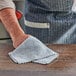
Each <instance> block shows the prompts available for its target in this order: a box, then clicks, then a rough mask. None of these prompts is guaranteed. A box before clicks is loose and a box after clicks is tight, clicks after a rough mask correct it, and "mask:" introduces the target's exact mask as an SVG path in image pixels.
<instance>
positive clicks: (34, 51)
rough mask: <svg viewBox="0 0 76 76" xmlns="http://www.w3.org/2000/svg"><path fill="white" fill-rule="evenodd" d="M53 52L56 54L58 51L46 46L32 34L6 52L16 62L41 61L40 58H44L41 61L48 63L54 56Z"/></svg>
mask: <svg viewBox="0 0 76 76" xmlns="http://www.w3.org/2000/svg"><path fill="white" fill-rule="evenodd" d="M55 54H57V55H58V53H56V52H54V51H53V50H51V49H49V48H48V47H46V46H45V45H44V44H43V43H42V42H41V41H40V40H38V39H37V38H36V37H33V36H30V37H28V38H27V39H26V40H25V41H24V42H23V43H22V44H20V45H19V46H18V47H17V48H16V49H15V50H14V51H12V52H9V53H8V55H9V56H10V58H11V59H12V60H13V61H14V62H15V63H18V64H21V63H27V62H31V61H32V62H33V61H35V60H39V61H40V63H42V59H44V58H46V60H45V62H43V63H44V64H45V63H49V62H51V61H53V60H54V59H55V58H56V57H55V58H53V56H55ZM48 57H50V58H48ZM36 62H38V61H36Z"/></svg>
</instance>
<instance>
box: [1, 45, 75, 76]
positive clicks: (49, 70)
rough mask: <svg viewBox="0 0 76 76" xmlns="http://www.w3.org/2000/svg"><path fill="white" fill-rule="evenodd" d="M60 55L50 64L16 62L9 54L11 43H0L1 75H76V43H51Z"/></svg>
mask: <svg viewBox="0 0 76 76" xmlns="http://www.w3.org/2000/svg"><path fill="white" fill-rule="evenodd" d="M48 47H49V48H51V49H53V50H54V51H56V52H58V53H59V54H60V55H59V57H58V58H57V59H56V60H54V61H53V62H52V63H50V64H48V65H41V64H35V63H27V64H15V63H14V62H13V61H12V60H11V59H10V58H9V56H8V52H10V51H13V50H14V48H13V47H12V45H11V44H0V76H10V75H11V76H25V75H26V76H76V45H75V44H71V45H63V44H62V45H59V44H51V45H48Z"/></svg>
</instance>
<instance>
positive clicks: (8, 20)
mask: <svg viewBox="0 0 76 76" xmlns="http://www.w3.org/2000/svg"><path fill="white" fill-rule="evenodd" d="M0 20H1V22H2V23H3V24H4V27H5V28H6V30H7V32H8V33H9V35H10V37H11V39H12V42H13V46H14V48H17V47H18V46H19V45H20V44H21V43H22V42H23V41H24V40H26V39H27V38H28V37H29V36H30V35H28V34H25V33H24V31H23V30H22V28H21V27H20V24H19V22H18V20H17V17H16V14H15V10H14V9H12V8H5V9H3V10H0Z"/></svg>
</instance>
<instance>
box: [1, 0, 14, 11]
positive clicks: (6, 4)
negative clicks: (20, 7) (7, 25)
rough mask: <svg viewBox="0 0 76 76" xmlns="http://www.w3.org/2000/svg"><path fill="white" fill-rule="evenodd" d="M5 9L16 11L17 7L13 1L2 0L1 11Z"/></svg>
mask: <svg viewBox="0 0 76 76" xmlns="http://www.w3.org/2000/svg"><path fill="white" fill-rule="evenodd" d="M4 8H13V9H15V5H14V3H13V1H12V0H0V10H2V9H4Z"/></svg>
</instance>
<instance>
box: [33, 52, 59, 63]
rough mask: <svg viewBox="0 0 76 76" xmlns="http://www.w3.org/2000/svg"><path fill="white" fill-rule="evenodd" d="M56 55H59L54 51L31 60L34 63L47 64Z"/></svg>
mask: <svg viewBox="0 0 76 76" xmlns="http://www.w3.org/2000/svg"><path fill="white" fill-rule="evenodd" d="M58 56H59V54H58V53H54V55H51V56H48V57H46V58H42V59H38V60H34V61H32V62H34V63H39V64H49V63H51V62H52V61H53V60H55V59H56V58H57V57H58Z"/></svg>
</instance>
